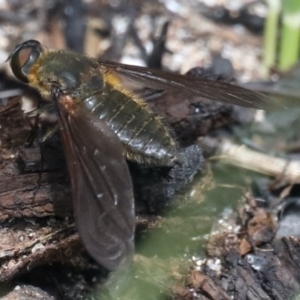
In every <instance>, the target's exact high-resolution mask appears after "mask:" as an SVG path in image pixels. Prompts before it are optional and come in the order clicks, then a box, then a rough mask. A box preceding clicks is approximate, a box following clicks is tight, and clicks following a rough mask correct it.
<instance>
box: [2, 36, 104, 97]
mask: <svg viewBox="0 0 300 300" xmlns="http://www.w3.org/2000/svg"><path fill="white" fill-rule="evenodd" d="M8 60H10V66H11V69H12V71H13V73H14V75H15V76H16V78H17V79H19V80H20V81H21V82H23V83H27V84H29V85H31V86H32V87H34V88H37V89H38V90H39V91H40V93H41V94H42V96H43V97H45V98H50V97H51V95H53V94H54V95H55V96H57V94H59V95H70V96H72V97H74V99H75V98H76V99H82V98H84V97H86V94H87V93H93V92H94V91H99V90H101V89H102V88H103V85H104V82H103V76H102V73H101V71H100V69H99V65H98V63H97V62H96V61H94V60H92V59H90V58H89V57H87V56H85V55H82V54H79V53H74V52H69V51H68V52H67V51H52V50H46V49H45V48H43V47H42V45H41V44H40V42H38V41H35V40H29V41H26V42H24V43H22V44H20V45H18V46H17V47H16V49H15V50H14V51H13V52H12V53H11V54H10V56H9V58H8Z"/></svg>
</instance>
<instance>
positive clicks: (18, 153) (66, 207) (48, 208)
mask: <svg viewBox="0 0 300 300" xmlns="http://www.w3.org/2000/svg"><path fill="white" fill-rule="evenodd" d="M168 104H169V103H168ZM160 106H162V104H160ZM213 106H215V105H213ZM220 107H221V106H220ZM228 110H229V111H230V108H228ZM220 111H222V109H221V110H220ZM192 114H193V113H190V114H189V115H192ZM221 115H222V113H221ZM169 118H171V120H172V118H175V116H172V115H171V114H169ZM184 118H188V116H187V115H185V114H183V115H182V116H181V119H182V120H184ZM195 119H197V118H196V117H195ZM199 119H201V118H199ZM176 120H177V119H176ZM228 120H229V119H228ZM189 122H190V121H189ZM0 124H1V128H0V145H1V148H0V162H1V165H0V208H1V209H0V222H1V224H3V228H2V230H1V236H2V238H1V241H2V243H1V246H0V253H1V255H0V256H1V261H2V263H1V266H0V274H1V276H0V281H7V280H10V279H11V278H13V277H14V276H16V275H17V274H20V273H23V272H24V271H28V270H29V269H30V268H32V267H33V266H36V265H39V264H44V263H50V262H53V261H57V260H60V261H62V262H66V261H67V260H68V259H70V257H71V256H72V255H71V253H73V252H72V251H67V250H69V249H79V248H80V242H79V239H78V236H77V235H76V234H75V231H74V228H73V229H72V230H71V232H70V226H71V227H72V224H73V223H72V204H71V195H70V188H69V181H68V176H67V170H66V166H65V163H64V161H63V150H62V147H61V145H60V143H59V142H58V143H57V141H56V140H55V142H51V140H50V142H49V144H47V143H46V145H44V146H43V151H44V152H43V154H44V163H43V172H42V173H40V168H41V165H40V160H41V153H40V148H39V146H38V145H37V144H33V146H31V147H27V148H26V147H25V146H24V145H25V144H26V141H27V139H28V136H29V134H30V132H31V129H32V128H31V127H32V124H31V123H29V121H28V120H27V119H26V118H24V115H23V113H22V111H21V105H20V98H15V99H13V100H11V101H10V102H9V103H8V105H7V106H4V107H1V109H0ZM195 128H196V126H195ZM206 128H207V130H208V127H207V126H206ZM199 151H200V150H199V148H198V147H197V146H190V147H187V148H184V149H183V150H182V151H181V152H182V154H179V157H182V160H181V161H180V163H179V164H177V165H176V166H175V167H174V168H173V169H171V171H170V169H168V170H167V172H166V170H163V169H160V170H157V169H155V168H153V169H151V168H143V167H142V168H139V167H138V166H136V165H132V166H131V169H132V173H133V178H135V177H136V179H137V180H136V187H135V189H136V198H141V199H142V201H140V203H139V204H138V205H137V207H138V211H139V212H140V213H142V212H145V211H147V210H148V211H149V209H150V210H151V211H155V209H157V208H158V207H160V208H161V207H162V206H164V205H166V203H167V202H168V201H169V200H170V199H171V198H172V197H173V195H174V193H175V192H176V191H178V190H180V189H181V188H183V187H184V186H185V185H186V184H187V183H188V182H190V181H191V180H192V178H193V176H194V175H195V174H196V172H197V171H198V170H199V169H200V168H201V167H202V164H203V161H202V156H201V151H200V152H199ZM141 174H142V176H144V178H147V180H146V181H145V180H143V179H141V177H142V176H141ZM151 174H152V175H151ZM149 178H150V180H149ZM151 178H153V179H151ZM164 178H165V179H164ZM134 181H135V180H134ZM146 191H147V192H146ZM145 195H148V196H149V197H148V198H151V199H152V200H151V199H150V201H148V200H149V199H147V197H145ZM154 196H155V197H154ZM147 201H148V203H147ZM149 203H150V204H149ZM155 203H156V204H155ZM157 203H159V205H157ZM54 216H61V220H60V219H57V220H56V223H55V224H52V223H51V222H50V223H47V224H45V221H44V218H45V217H47V220H48V218H49V217H54ZM63 216H70V221H68V222H65V221H64V219H63V218H62V217H63ZM144 216H145V215H144ZM24 219H25V220H28V222H27V221H24ZM142 219H143V221H142V222H141V223H142V227H145V218H142ZM146 219H147V218H146ZM139 220H141V218H139ZM31 222H32V223H33V224H31ZM146 223H149V221H146ZM149 224H153V223H151V222H150V223H149ZM17 228H18V229H17ZM53 241H54V242H55V243H54V244H53ZM36 245H39V246H40V248H37V249H39V251H37V252H36V251H35V250H34V249H35V248H34V247H37V246H36ZM65 251H66V252H68V253H69V255H67V258H65V257H63V255H62V253H63V252H65Z"/></svg>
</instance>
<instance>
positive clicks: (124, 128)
mask: <svg viewBox="0 0 300 300" xmlns="http://www.w3.org/2000/svg"><path fill="white" fill-rule="evenodd" d="M9 59H10V66H11V69H12V71H13V73H14V75H15V76H16V78H18V79H19V80H20V81H22V82H24V83H27V84H29V85H30V86H32V87H34V88H36V89H37V90H39V92H40V93H41V95H42V96H43V97H45V98H47V99H52V100H53V102H54V105H55V106H56V108H57V113H58V119H59V123H60V128H61V134H62V139H63V143H64V150H65V155H66V159H67V164H68V170H69V174H70V178H71V188H72V197H73V203H74V212H75V220H76V226H77V229H78V231H79V234H80V237H81V240H82V242H83V244H84V246H85V247H86V249H87V251H88V252H89V253H90V255H91V256H92V257H93V258H94V259H95V260H96V261H97V262H98V263H99V264H101V265H102V266H104V267H106V268H107V269H108V270H111V271H114V270H116V269H117V268H119V267H121V266H128V265H129V264H130V262H131V260H132V256H133V252H134V230H135V212H134V198H133V188H132V182H131V177H130V174H129V171H128V166H127V163H126V159H128V160H133V161H137V162H139V163H147V164H155V165H162V166H171V165H172V164H173V162H174V160H175V158H176V142H175V140H174V139H173V137H172V135H171V134H170V133H169V131H168V129H167V127H166V126H165V125H164V124H163V122H162V121H161V119H160V118H159V117H158V116H156V115H155V114H154V113H153V112H152V111H151V110H150V108H149V107H148V106H147V105H146V103H145V101H144V100H143V99H142V98H141V97H139V96H138V94H136V93H134V92H132V90H131V89H130V88H129V87H128V84H131V85H132V84H135V85H139V86H141V87H148V88H151V89H154V90H155V89H156V90H162V91H163V90H173V91H180V92H182V91H184V92H185V93H186V94H187V95H191V96H193V95H197V96H201V97H202V98H205V99H211V100H217V101H221V102H225V103H232V104H238V105H242V106H246V107H253V108H269V107H271V108H272V103H271V102H270V101H269V100H268V99H267V98H265V97H264V96H263V95H262V94H258V93H255V92H252V91H250V90H247V89H244V88H242V87H239V86H235V85H231V84H229V83H225V82H220V81H210V80H205V79H196V78H191V77H187V76H182V75H176V74H171V73H166V72H163V71H160V70H152V69H147V68H143V67H136V66H129V65H122V64H118V63H113V62H107V61H106V62H105V61H103V62H98V61H96V60H94V59H92V58H89V57H87V56H85V55H82V54H79V53H74V52H70V51H63V50H61V51H55V50H46V49H44V48H43V47H42V45H41V44H40V43H39V42H38V41H35V40H29V41H26V42H24V43H22V44H20V45H18V46H17V47H16V49H15V50H14V51H13V52H12V53H11V54H10V56H9Z"/></svg>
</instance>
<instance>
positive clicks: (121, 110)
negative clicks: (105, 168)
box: [83, 81, 176, 165]
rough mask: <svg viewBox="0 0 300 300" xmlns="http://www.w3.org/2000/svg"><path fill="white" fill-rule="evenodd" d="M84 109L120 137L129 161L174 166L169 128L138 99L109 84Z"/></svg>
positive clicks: (174, 147) (90, 97)
mask: <svg viewBox="0 0 300 300" xmlns="http://www.w3.org/2000/svg"><path fill="white" fill-rule="evenodd" d="M83 105H84V107H85V108H86V109H87V110H88V111H90V112H91V113H92V114H93V115H95V116H96V117H97V118H98V119H101V120H103V121H105V122H106V123H107V125H108V126H109V127H110V128H111V129H112V130H113V131H114V132H115V134H117V135H118V137H119V138H120V140H121V141H122V142H123V145H124V147H125V149H126V156H127V158H128V159H129V160H133V161H137V162H140V163H147V164H156V165H171V164H172V162H173V160H174V158H175V153H176V143H175V141H174V139H173V137H172V136H171V134H170V132H169V130H168V128H167V127H166V126H165V125H164V124H163V122H162V120H161V119H160V118H159V117H158V116H156V115H155V114H154V113H153V112H152V110H151V109H150V108H149V107H148V105H146V103H145V102H144V101H143V100H142V99H140V98H139V97H138V96H137V95H135V94H134V93H132V92H130V91H129V90H126V89H124V88H123V87H121V86H118V85H112V84H110V82H109V81H106V84H105V86H104V88H103V89H102V90H101V92H99V93H96V94H93V95H90V96H89V97H87V98H86V99H84V101H83Z"/></svg>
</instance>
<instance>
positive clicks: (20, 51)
mask: <svg viewBox="0 0 300 300" xmlns="http://www.w3.org/2000/svg"><path fill="white" fill-rule="evenodd" d="M43 51H44V49H43V47H42V45H41V43H40V42H38V41H35V40H29V41H26V42H24V43H22V44H20V45H18V46H17V47H16V49H15V50H14V51H13V52H12V53H11V54H10V56H9V57H8V60H10V67H11V69H12V71H13V73H14V75H15V76H16V78H17V79H19V80H20V81H22V82H24V83H28V82H29V81H28V74H29V72H30V69H31V68H32V67H33V65H34V64H35V63H36V62H37V60H38V59H39V57H40V55H41V54H42V52H43Z"/></svg>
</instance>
